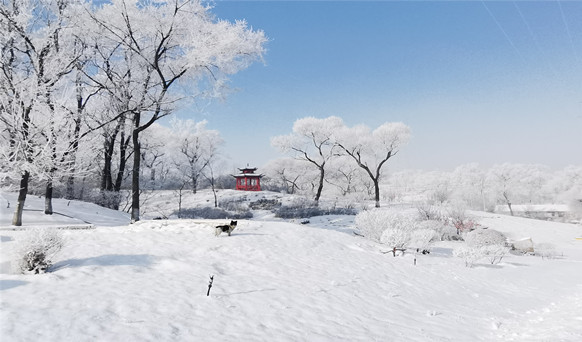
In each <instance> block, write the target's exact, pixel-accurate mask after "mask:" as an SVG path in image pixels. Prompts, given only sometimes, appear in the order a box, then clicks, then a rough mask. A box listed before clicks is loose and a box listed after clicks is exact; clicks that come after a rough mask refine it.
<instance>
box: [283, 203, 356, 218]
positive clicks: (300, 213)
mask: <svg viewBox="0 0 582 342" xmlns="http://www.w3.org/2000/svg"><path fill="white" fill-rule="evenodd" d="M274 213H275V216H276V217H280V218H284V219H293V218H309V217H313V216H324V215H355V214H356V211H355V210H354V209H346V208H331V209H322V208H320V207H289V206H281V207H279V209H277V210H275V211H274Z"/></svg>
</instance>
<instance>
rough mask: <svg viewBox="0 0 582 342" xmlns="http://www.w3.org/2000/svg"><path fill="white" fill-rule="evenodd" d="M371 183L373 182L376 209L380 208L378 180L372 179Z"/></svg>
mask: <svg viewBox="0 0 582 342" xmlns="http://www.w3.org/2000/svg"><path fill="white" fill-rule="evenodd" d="M372 181H373V182H374V193H375V195H374V199H375V200H376V208H380V185H379V184H378V183H379V180H378V178H375V179H374V178H372Z"/></svg>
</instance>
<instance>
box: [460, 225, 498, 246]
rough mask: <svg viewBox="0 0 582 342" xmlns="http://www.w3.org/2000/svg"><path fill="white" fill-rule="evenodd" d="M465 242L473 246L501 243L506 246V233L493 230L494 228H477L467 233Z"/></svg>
mask: <svg viewBox="0 0 582 342" xmlns="http://www.w3.org/2000/svg"><path fill="white" fill-rule="evenodd" d="M464 238H465V242H466V243H467V245H468V246H471V247H482V246H492V245H500V246H504V245H505V241H506V240H507V239H506V238H505V235H503V233H501V232H499V231H497V230H493V229H484V228H480V229H475V230H473V231H470V232H468V233H466V234H465V236H464Z"/></svg>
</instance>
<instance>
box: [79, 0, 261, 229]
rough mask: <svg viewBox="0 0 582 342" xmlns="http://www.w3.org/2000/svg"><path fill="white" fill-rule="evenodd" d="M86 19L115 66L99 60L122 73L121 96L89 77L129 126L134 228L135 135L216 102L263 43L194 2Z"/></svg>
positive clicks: (179, 0) (129, 8)
mask: <svg viewBox="0 0 582 342" xmlns="http://www.w3.org/2000/svg"><path fill="white" fill-rule="evenodd" d="M90 16H91V19H92V23H94V24H96V26H97V28H98V30H95V34H96V35H98V37H99V41H100V42H103V43H104V44H107V45H108V46H110V47H111V48H109V49H107V51H108V52H109V53H110V54H111V56H113V58H110V57H109V55H107V56H106V57H107V58H102V60H106V61H109V60H111V61H115V62H116V63H118V64H122V65H123V64H124V63H125V65H126V66H125V67H122V68H120V69H119V70H121V71H122V73H121V74H120V75H118V76H120V78H121V79H122V80H124V82H125V83H123V84H125V85H127V87H125V88H122V89H120V88H119V87H118V84H114V82H112V80H110V79H108V78H107V77H102V78H99V77H98V75H95V77H93V80H94V81H95V82H99V83H100V84H101V85H102V86H103V87H104V88H105V89H107V90H108V92H109V93H110V94H111V95H112V96H113V97H114V99H115V100H116V101H115V102H116V103H118V104H120V105H122V106H123V107H122V108H121V112H123V113H126V114H127V115H128V118H129V119H130V120H131V142H132V148H133V163H132V209H131V215H132V220H133V221H138V220H139V174H140V163H141V151H140V133H141V132H143V131H144V130H146V129H148V128H149V127H150V126H151V125H152V124H153V123H154V122H156V121H157V120H159V119H161V118H163V117H165V116H167V115H169V114H170V113H172V111H173V108H174V103H175V102H176V101H178V100H180V99H182V98H184V97H186V96H193V95H194V96H198V95H201V94H206V95H208V96H217V95H218V94H219V93H220V90H221V89H223V88H224V87H225V84H226V81H227V78H228V76H229V75H232V74H235V73H237V72H238V71H240V70H242V69H245V68H246V67H248V66H249V65H250V64H251V63H252V62H254V61H256V60H257V59H260V58H261V57H262V54H263V52H264V47H263V46H264V44H265V42H266V38H265V36H264V34H263V32H262V31H254V30H252V29H249V28H248V27H247V24H246V22H244V21H236V22H235V23H230V22H227V21H222V20H217V19H216V18H215V17H214V16H213V15H212V14H211V13H210V9H209V8H208V7H207V6H205V5H204V3H203V1H200V0H175V1H155V2H153V1H152V2H149V1H147V2H134V1H126V0H112V1H111V2H109V3H106V4H103V5H102V6H101V7H99V8H97V9H96V10H95V11H94V12H91V13H90ZM127 65H130V66H131V67H128V66H127ZM107 68H108V65H107V63H105V64H100V65H99V69H100V70H101V71H104V70H107ZM128 73H129V74H128ZM128 75H130V76H128Z"/></svg>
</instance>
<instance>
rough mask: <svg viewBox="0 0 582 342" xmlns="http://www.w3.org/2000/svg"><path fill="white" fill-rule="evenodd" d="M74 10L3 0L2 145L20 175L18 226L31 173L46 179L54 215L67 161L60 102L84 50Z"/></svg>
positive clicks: (62, 0)
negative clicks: (60, 175)
mask: <svg viewBox="0 0 582 342" xmlns="http://www.w3.org/2000/svg"><path fill="white" fill-rule="evenodd" d="M76 8H77V7H76V6H74V3H73V2H72V1H68V0H58V1H49V0H35V1H33V0H26V1H8V0H5V1H2V6H0V36H1V38H0V39H1V40H0V45H1V53H2V55H1V57H0V69H1V72H0V113H1V115H0V117H1V119H0V123H1V125H2V127H0V130H1V131H2V132H3V134H2V139H6V140H7V141H6V144H5V143H4V142H3V143H2V144H0V145H1V146H2V150H3V152H2V154H3V155H4V156H5V162H6V164H5V168H6V169H9V171H10V172H9V174H12V175H14V174H18V175H19V178H20V188H19V196H18V203H17V206H16V210H15V213H14V218H13V224H14V225H21V224H22V208H23V206H24V201H25V199H26V193H27V191H28V182H29V179H30V177H31V175H32V176H34V177H36V178H38V179H43V180H45V181H46V182H47V183H46V196H45V199H46V208H45V213H47V214H52V201H51V199H52V189H53V182H54V181H55V179H56V178H57V173H58V172H59V171H62V170H63V168H65V167H66V165H67V162H68V161H69V160H68V159H67V158H66V156H67V155H68V154H70V148H71V142H70V141H63V137H66V136H67V134H64V133H65V131H66V130H67V127H68V122H67V119H66V117H65V114H66V111H64V110H63V104H62V102H61V100H62V96H63V89H64V86H63V84H62V83H63V82H62V81H63V79H64V78H65V76H66V75H67V74H69V73H71V72H72V70H73V69H74V68H75V65H76V64H77V61H78V59H79V56H80V55H81V53H82V48H80V47H79V46H77V45H75V44H74V42H75V38H74V37H75V29H76V28H77V27H78V26H79V25H78V20H79V18H78V16H77V15H76V13H78V12H77V11H76ZM6 165H7V166H6Z"/></svg>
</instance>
